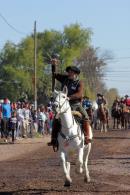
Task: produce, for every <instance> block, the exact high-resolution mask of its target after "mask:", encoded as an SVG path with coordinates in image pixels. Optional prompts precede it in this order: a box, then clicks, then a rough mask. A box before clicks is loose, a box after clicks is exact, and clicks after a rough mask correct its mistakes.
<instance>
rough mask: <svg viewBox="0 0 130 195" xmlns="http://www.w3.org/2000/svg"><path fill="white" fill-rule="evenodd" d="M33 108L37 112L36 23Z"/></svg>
mask: <svg viewBox="0 0 130 195" xmlns="http://www.w3.org/2000/svg"><path fill="white" fill-rule="evenodd" d="M34 108H35V110H37V35H36V21H35V22H34Z"/></svg>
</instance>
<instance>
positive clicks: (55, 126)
mask: <svg viewBox="0 0 130 195" xmlns="http://www.w3.org/2000/svg"><path fill="white" fill-rule="evenodd" d="M60 129H61V124H60V121H59V120H58V119H54V120H53V124H52V134H51V142H49V143H48V146H56V147H57V146H58V140H57V138H58V133H59V131H60Z"/></svg>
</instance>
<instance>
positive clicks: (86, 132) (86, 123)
mask: <svg viewBox="0 0 130 195" xmlns="http://www.w3.org/2000/svg"><path fill="white" fill-rule="evenodd" d="M83 131H84V137H85V140H84V141H85V144H88V143H89V142H91V138H90V124H89V121H88V120H84V121H83Z"/></svg>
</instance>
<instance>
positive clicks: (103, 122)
mask: <svg viewBox="0 0 130 195" xmlns="http://www.w3.org/2000/svg"><path fill="white" fill-rule="evenodd" d="M97 119H98V120H99V129H100V130H101V132H103V131H105V132H107V128H108V110H107V108H105V107H104V106H103V104H101V105H99V107H98V110H97Z"/></svg>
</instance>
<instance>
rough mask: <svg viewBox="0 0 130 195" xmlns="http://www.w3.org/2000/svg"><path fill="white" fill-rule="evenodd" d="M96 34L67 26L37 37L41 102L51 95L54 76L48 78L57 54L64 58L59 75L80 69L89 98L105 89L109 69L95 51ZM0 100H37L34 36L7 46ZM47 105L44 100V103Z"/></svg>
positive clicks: (0, 63) (1, 61)
mask: <svg viewBox="0 0 130 195" xmlns="http://www.w3.org/2000/svg"><path fill="white" fill-rule="evenodd" d="M91 36H92V32H91V30H90V29H87V28H82V27H81V25H79V24H72V25H70V26H65V27H64V30H63V32H61V31H56V30H50V31H49V30H45V31H44V32H38V33H37V91H38V98H39V99H40V98H41V97H45V96H50V94H51V72H48V74H46V70H47V67H48V64H49V63H50V59H51V56H52V54H53V53H58V54H59V56H60V64H59V67H58V69H59V71H60V72H63V71H64V69H65V68H66V66H68V65H74V64H75V65H78V66H80V68H81V71H82V72H83V74H81V77H82V79H84V81H85V86H86V88H85V94H86V95H87V94H88V93H89V94H90V96H91V97H94V95H95V89H96V91H97V90H99V89H100V88H102V87H104V86H103V83H102V81H101V78H102V76H103V72H102V70H103V69H102V68H103V67H104V66H105V65H106V63H105V61H104V60H103V58H99V57H98V56H97V49H94V48H92V47H91ZM0 77H1V80H0V98H3V97H5V96H8V97H9V98H10V99H11V100H16V99H19V98H20V96H21V94H22V93H23V92H24V93H26V94H27V95H28V97H29V98H30V100H33V96H34V35H33V34H32V35H30V36H28V37H25V38H24V39H23V40H22V41H21V42H20V43H19V45H15V44H14V43H11V42H7V43H6V44H5V46H4V48H3V49H2V51H1V52H0ZM43 101H44V100H43Z"/></svg>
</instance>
